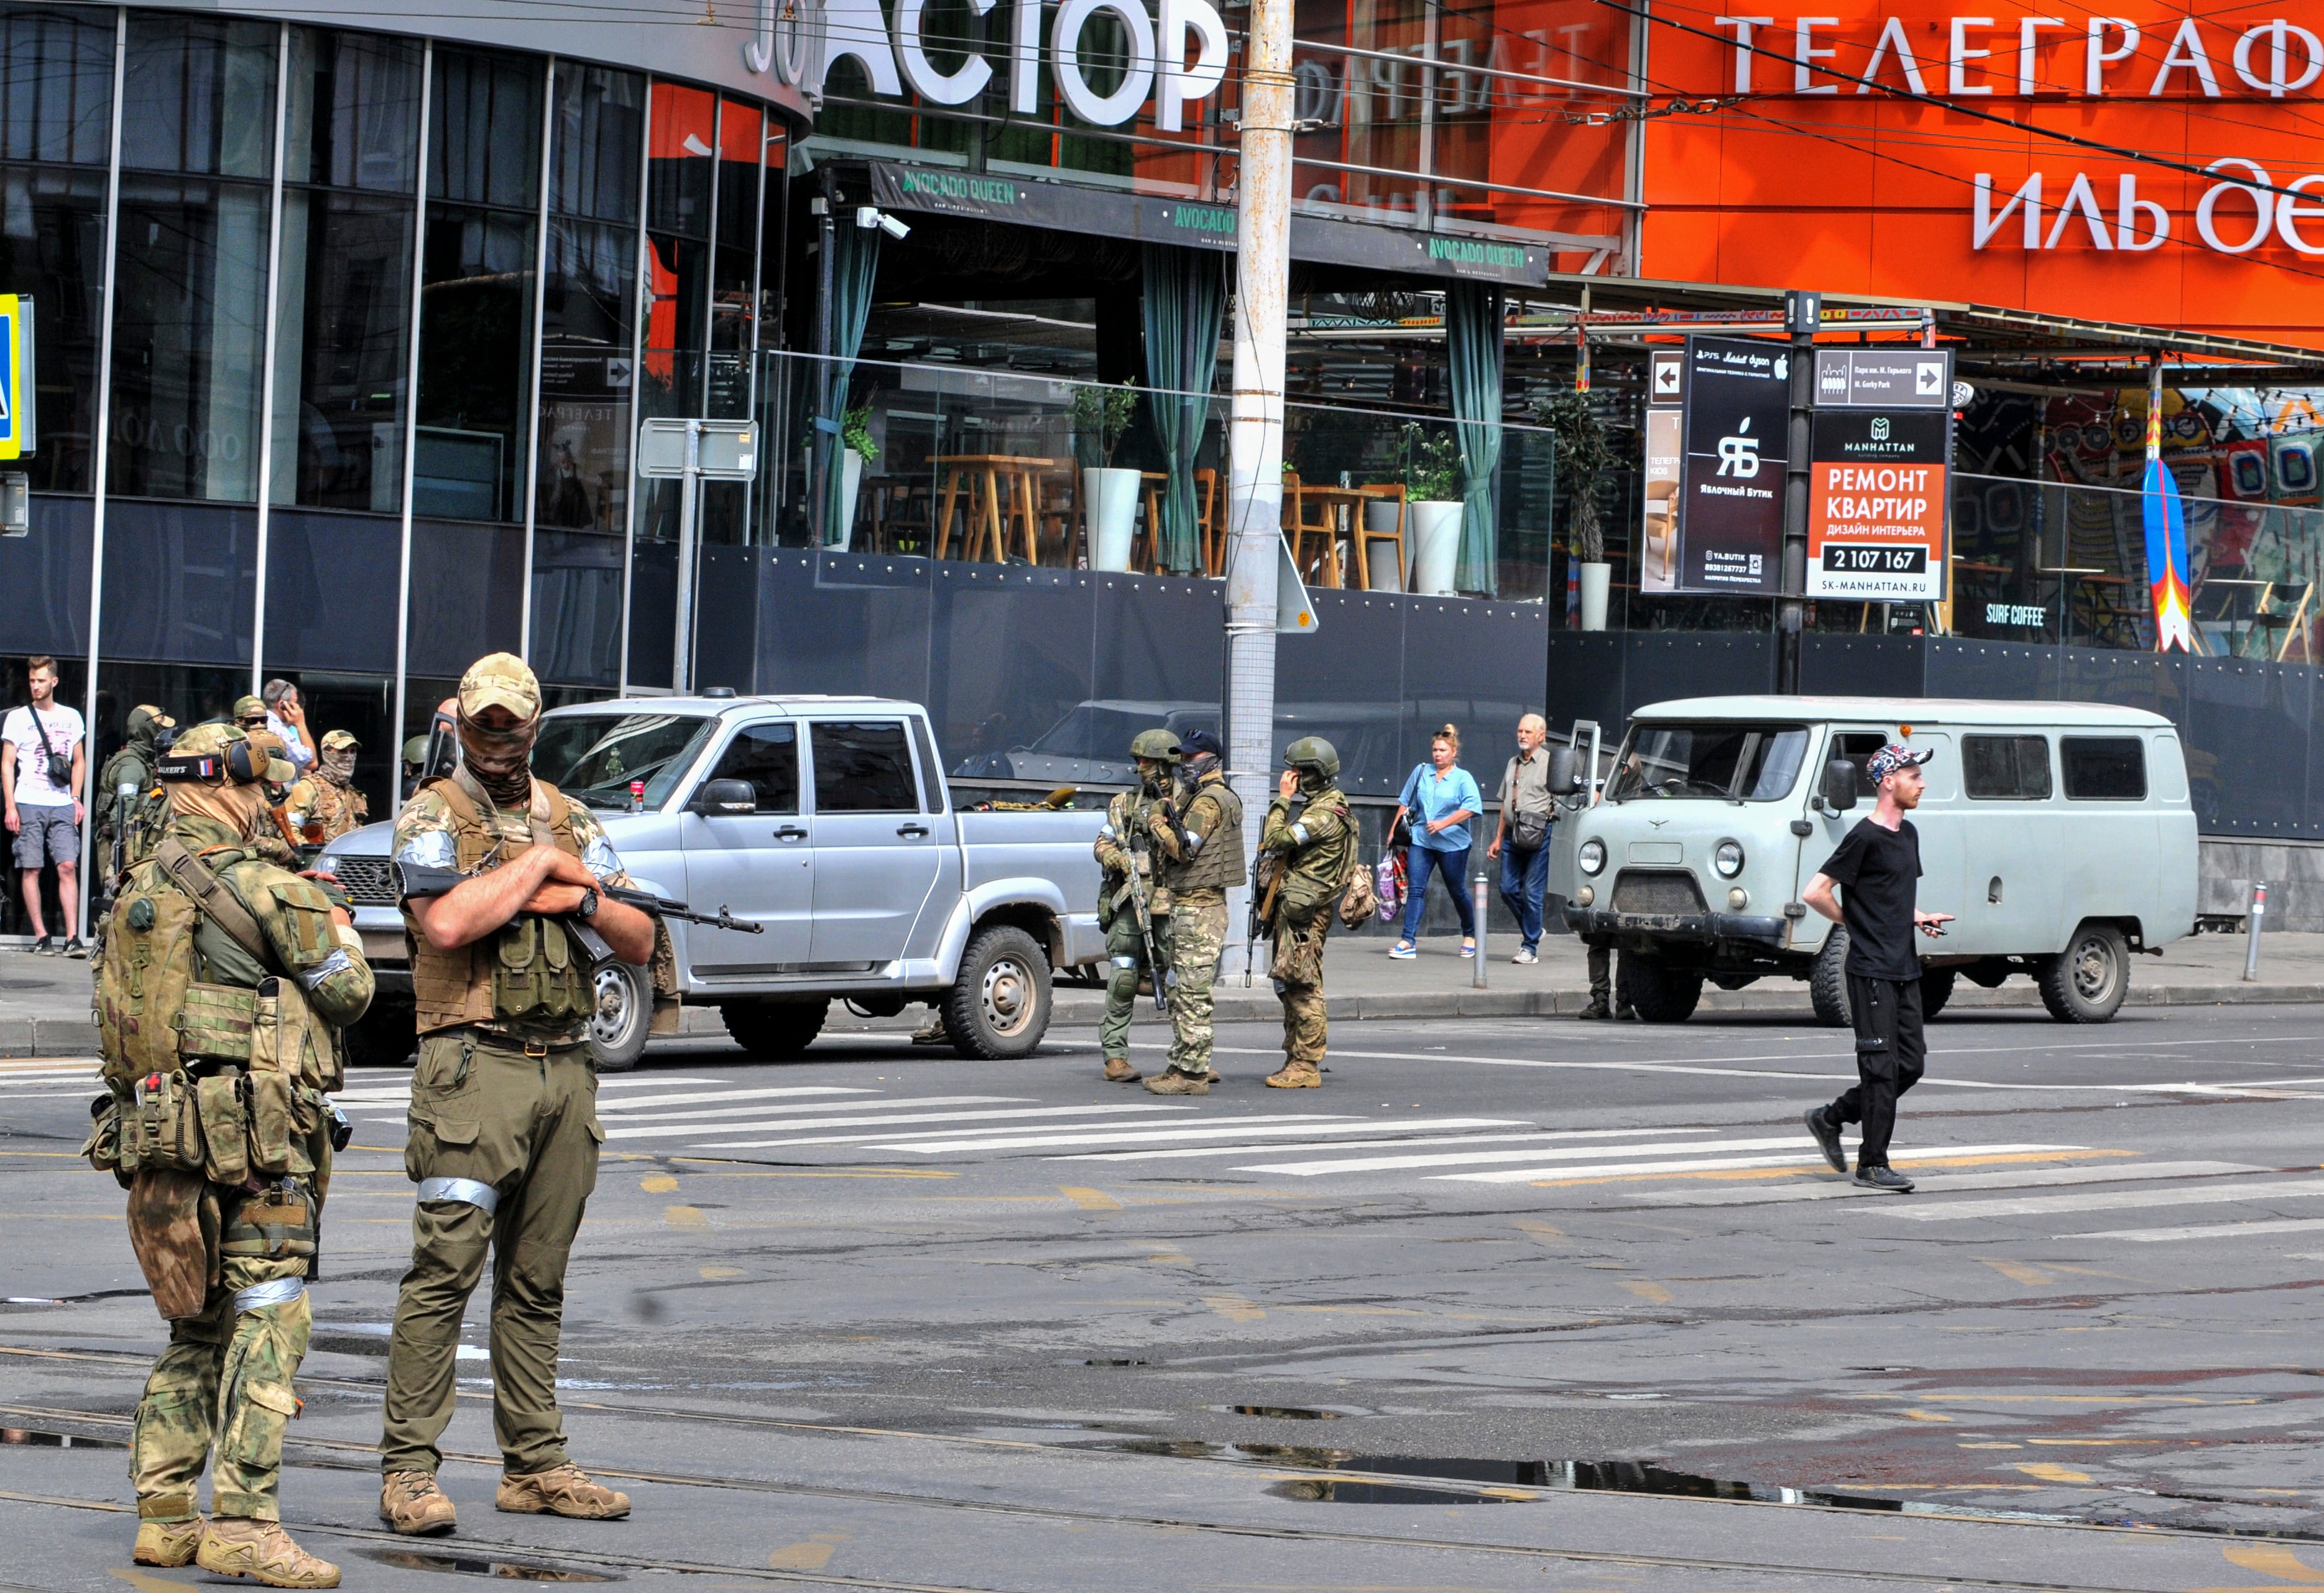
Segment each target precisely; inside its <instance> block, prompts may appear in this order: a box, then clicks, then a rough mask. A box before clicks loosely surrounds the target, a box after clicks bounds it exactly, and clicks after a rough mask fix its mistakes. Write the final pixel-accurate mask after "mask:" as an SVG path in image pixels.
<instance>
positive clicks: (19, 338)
mask: <svg viewBox="0 0 2324 1593" xmlns="http://www.w3.org/2000/svg"><path fill="white" fill-rule="evenodd" d="M32 408H33V406H32V299H30V298H28V297H26V296H24V295H22V294H16V293H0V459H22V458H23V457H25V456H27V455H29V454H30V453H32V446H33V443H34V441H35V437H34V435H33V427H32Z"/></svg>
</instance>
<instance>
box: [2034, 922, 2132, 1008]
mask: <svg viewBox="0 0 2324 1593" xmlns="http://www.w3.org/2000/svg"><path fill="white" fill-rule="evenodd" d="M2033 982H2034V984H2036V985H2037V986H2039V987H2040V988H2041V991H2042V1005H2043V1006H2044V1007H2047V1008H2049V1009H2050V1016H2051V1017H2054V1018H2056V1019H2057V1020H2058V1021H2059V1022H2060V1023H2104V1022H2106V1021H2107V1019H2108V1018H2110V1017H2113V1016H2114V1015H2115V1013H2116V1010H2117V1009H2118V1008H2120V1007H2121V1006H2122V999H2123V998H2124V997H2125V996H2126V995H2128V994H2129V993H2130V943H2129V942H2127V941H2126V940H2125V939H2123V936H2122V931H2121V930H2119V929H2116V927H2115V926H2114V925H2111V924H2085V925H2082V926H2081V927H2080V928H2079V929H2077V930H2075V931H2074V938H2073V939H2071V940H2070V941H2068V942H2067V943H2066V949H2065V952H2064V953H2062V954H2061V955H2059V956H2055V957H2052V958H2051V959H2050V960H2049V961H2048V962H2044V963H2043V964H2042V965H2041V967H2040V968H2039V969H2038V970H2036V971H2035V972H2034V975H2033Z"/></svg>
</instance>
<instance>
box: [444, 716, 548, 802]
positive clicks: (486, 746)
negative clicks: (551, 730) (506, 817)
mask: <svg viewBox="0 0 2324 1593" xmlns="http://www.w3.org/2000/svg"><path fill="white" fill-rule="evenodd" d="M539 734H540V720H539V717H538V716H537V715H536V716H535V717H534V718H532V719H530V720H529V721H527V722H526V723H523V724H521V725H518V726H517V727H516V728H515V729H513V730H493V729H491V728H490V727H488V726H486V725H483V724H479V723H476V722H475V720H473V719H469V718H467V717H466V716H465V715H464V716H463V717H462V718H461V720H460V760H461V762H462V764H463V765H464V766H465V767H466V769H467V771H468V772H469V773H470V774H471V775H473V776H475V781H476V784H478V785H479V786H482V787H484V795H485V796H490V797H491V798H492V799H493V802H495V803H496V804H498V805H499V806H503V807H521V806H524V805H526V804H527V803H529V802H530V801H531V800H532V743H533V741H534V740H535V738H537V737H538V736H539Z"/></svg>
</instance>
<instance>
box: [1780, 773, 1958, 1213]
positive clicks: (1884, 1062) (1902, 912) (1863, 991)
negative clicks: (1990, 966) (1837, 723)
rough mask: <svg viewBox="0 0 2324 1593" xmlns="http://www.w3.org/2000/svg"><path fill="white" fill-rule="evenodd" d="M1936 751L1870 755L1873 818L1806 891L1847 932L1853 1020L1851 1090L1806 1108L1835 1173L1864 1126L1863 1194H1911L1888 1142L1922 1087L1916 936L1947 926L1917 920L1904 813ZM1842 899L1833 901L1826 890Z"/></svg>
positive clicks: (1917, 839)
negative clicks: (1848, 1137) (1901, 1101)
mask: <svg viewBox="0 0 2324 1593" xmlns="http://www.w3.org/2000/svg"><path fill="white" fill-rule="evenodd" d="M1935 756H1936V754H1935V752H1934V751H1933V750H1930V751H1921V752H1915V751H1914V750H1913V749H1911V748H1910V747H1906V746H1903V745H1893V744H1892V745H1890V746H1886V747H1883V748H1881V749H1880V750H1879V751H1877V752H1875V753H1874V754H1873V755H1872V757H1871V759H1870V760H1868V761H1867V763H1866V764H1865V766H1864V767H1865V773H1866V774H1867V775H1869V776H1870V777H1871V778H1872V782H1873V784H1874V785H1876V786H1877V787H1879V790H1880V801H1879V803H1878V805H1877V806H1875V807H1874V808H1873V810H1872V816H1871V817H1870V818H1867V819H1863V820H1860V821H1858V824H1857V826H1856V828H1854V829H1852V830H1850V831H1849V833H1848V834H1847V835H1846V837H1845V838H1843V839H1842V840H1841V842H1840V850H1839V851H1837V852H1833V853H1832V854H1831V858H1830V860H1829V861H1826V862H1825V864H1824V866H1823V868H1822V870H1821V872H1819V873H1818V874H1817V875H1816V877H1815V878H1814V879H1811V880H1809V881H1808V888H1807V889H1805V890H1804V891H1802V892H1801V893H1800V894H1801V896H1802V897H1803V898H1804V899H1805V901H1806V902H1807V904H1808V906H1810V907H1813V908H1814V909H1815V910H1816V911H1817V912H1819V913H1821V914H1822V915H1823V916H1825V917H1827V918H1829V919H1831V921H1832V922H1833V923H1835V924H1838V925H1841V926H1842V927H1844V928H1845V929H1846V930H1847V931H1848V965H1847V972H1848V1008H1849V1013H1850V1014H1851V1015H1852V1016H1853V1017H1854V1018H1855V1020H1856V1074H1857V1085H1856V1088H1855V1089H1853V1090H1850V1091H1849V1092H1848V1093H1847V1094H1845V1095H1843V1096H1841V1097H1840V1099H1839V1100H1835V1101H1833V1102H1832V1103H1831V1105H1830V1106H1819V1107H1811V1108H1810V1109H1809V1110H1808V1113H1807V1125H1808V1132H1809V1133H1811V1134H1812V1135H1814V1136H1815V1141H1816V1144H1817V1145H1818V1146H1820V1147H1821V1149H1822V1151H1823V1155H1824V1160H1826V1161H1828V1162H1830V1163H1831V1166H1832V1171H1834V1172H1836V1173H1845V1172H1847V1171H1848V1154H1847V1152H1845V1151H1844V1150H1842V1149H1841V1148H1840V1128H1841V1127H1842V1126H1843V1125H1845V1124H1849V1123H1858V1122H1860V1123H1862V1124H1863V1125H1864V1134H1863V1138H1862V1140H1861V1142H1860V1143H1859V1144H1858V1146H1857V1152H1856V1182H1857V1183H1858V1185H1859V1186H1861V1187H1863V1188H1865V1189H1876V1190H1886V1191H1888V1192H1891V1193H1894V1194H1910V1193H1912V1192H1913V1181H1912V1180H1911V1179H1909V1178H1907V1177H1905V1176H1904V1174H1902V1173H1899V1172H1897V1171H1896V1170H1895V1168H1893V1167H1891V1166H1890V1165H1888V1137H1889V1136H1890V1135H1891V1134H1893V1133H1894V1132H1895V1128H1896V1098H1897V1097H1898V1096H1900V1095H1902V1094H1904V1091H1907V1090H1910V1089H1911V1088H1912V1087H1913V1086H1914V1085H1915V1084H1917V1083H1919V1082H1921V1073H1922V1068H1923V1064H1924V1062H1925V1060H1926V1058H1927V1056H1928V1046H1927V1045H1926V1043H1925V1042H1924V1041H1923V1038H1922V1034H1921V957H1920V953H1918V952H1916V951H1915V950H1914V947H1913V932H1914V930H1915V929H1918V930H1919V931H1920V932H1921V933H1922V934H1923V935H1928V936H1929V937H1930V938H1931V939H1934V938H1935V937H1936V936H1938V935H1942V934H1943V933H1944V932H1945V931H1944V926H1945V925H1947V924H1949V923H1950V922H1951V921H1952V915H1951V914H1950V913H1923V912H1922V911H1920V910H1919V908H1918V907H1916V906H1915V905H1914V898H1915V897H1916V895H1917V894H1918V891H1919V886H1920V878H1921V836H1920V832H1919V831H1917V830H1915V829H1914V828H1913V826H1912V824H1909V823H1908V822H1906V820H1905V817H1904V815H1906V814H1908V813H1910V812H1912V811H1913V809H1914V808H1915V807H1918V806H1920V805H1921V791H1922V787H1923V780H1922V778H1921V765H1922V764H1923V763H1926V762H1927V761H1928V760H1930V759H1932V758H1933V757H1935ZM1835 886H1837V887H1839V888H1840V891H1841V896H1840V899H1839V900H1838V901H1836V902H1835V901H1834V900H1833V899H1832V888H1833V887H1835Z"/></svg>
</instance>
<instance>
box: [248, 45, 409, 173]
mask: <svg viewBox="0 0 2324 1593" xmlns="http://www.w3.org/2000/svg"><path fill="white" fill-rule="evenodd" d="M283 136H284V152H283V164H282V175H283V180H285V181H288V182H296V183H312V184H316V185H318V186H321V187H326V188H355V189H372V190H374V192H379V193H395V194H408V193H410V191H411V179H412V174H413V170H414V169H415V166H416V163H417V162H416V156H417V153H418V143H419V136H420V46H419V45H418V44H416V43H413V42H411V41H408V40H401V39H383V38H377V37H374V36H372V35H369V34H364V33H332V32H323V31H321V30H319V29H315V28H293V29H292V30H291V93H290V104H289V106H287V115H286V120H285V123H284V127H283Z"/></svg>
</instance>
